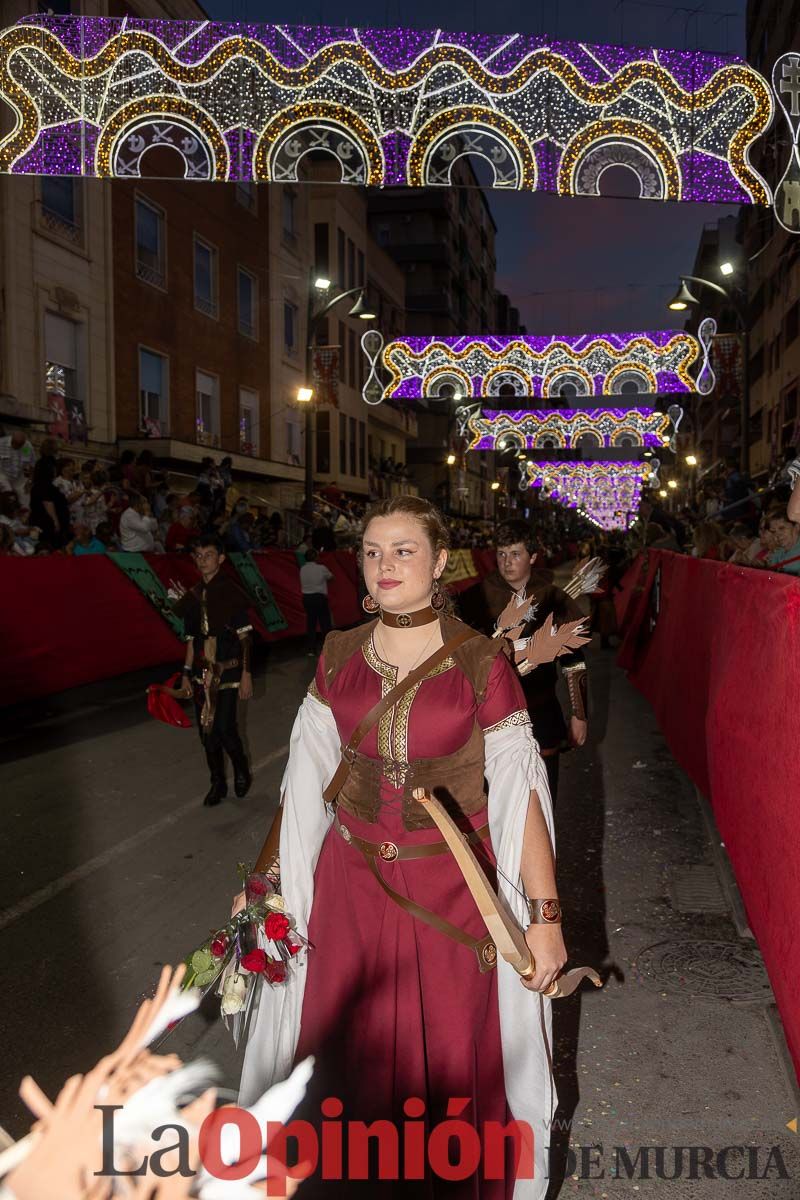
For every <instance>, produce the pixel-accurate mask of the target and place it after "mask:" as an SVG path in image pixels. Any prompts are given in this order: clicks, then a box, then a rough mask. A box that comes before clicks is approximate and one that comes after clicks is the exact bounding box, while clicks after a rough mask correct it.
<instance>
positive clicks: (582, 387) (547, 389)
mask: <svg viewBox="0 0 800 1200" xmlns="http://www.w3.org/2000/svg"><path fill="white" fill-rule="evenodd" d="M567 383H571V384H573V385H574V387H575V396H576V397H579V398H583V397H585V396H592V395H594V380H593V379H592V377H591V375H590V374H589V372H588V371H585V370H584V369H583V368H582V367H579V366H578V364H577V363H572V364H571V365H570V366H565V367H557V368H556V369H555V370H554V371H551V372H550V373H549V375H546V376H545V378H544V382H543V383H542V395H543V396H546V397H547V398H548V399H551V400H552V399H553V397H554V396H560V395H561V388H562V387H563V386H564V384H567Z"/></svg>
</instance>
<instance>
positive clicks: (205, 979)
mask: <svg viewBox="0 0 800 1200" xmlns="http://www.w3.org/2000/svg"><path fill="white" fill-rule="evenodd" d="M217 975H219V970H218V969H217V967H210V968H209V969H208V970H207V971H201V972H200V974H199V975H197V976H196V977H195V980H194V986H195V987H199V988H203V987H207V986H208V984H209V983H213V982H214V980H215V979H216V978H217Z"/></svg>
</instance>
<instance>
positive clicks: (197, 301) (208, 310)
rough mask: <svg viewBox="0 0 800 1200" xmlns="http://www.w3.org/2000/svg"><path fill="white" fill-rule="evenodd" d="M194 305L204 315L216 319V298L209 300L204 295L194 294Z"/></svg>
mask: <svg viewBox="0 0 800 1200" xmlns="http://www.w3.org/2000/svg"><path fill="white" fill-rule="evenodd" d="M194 306H195V308H196V309H197V311H198V312H201V313H202V314H203V316H204V317H212V318H213V319H214V320H216V319H217V313H218V306H217V302H216V300H209V299H207V298H206V297H205V296H195V298H194Z"/></svg>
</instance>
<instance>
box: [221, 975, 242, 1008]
mask: <svg viewBox="0 0 800 1200" xmlns="http://www.w3.org/2000/svg"><path fill="white" fill-rule="evenodd" d="M246 995H247V984H246V983H245V981H244V979H243V978H242V976H241V975H237V974H233V975H229V976H228V978H227V979H226V980H225V984H224V986H223V988H222V1004H221V1005H220V1007H221V1011H222V1014H223V1016H225V1017H232V1016H235V1014H236V1013H238V1012H241V1011H242V1009H243V1008H244V1000H245V996H246Z"/></svg>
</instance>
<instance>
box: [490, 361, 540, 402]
mask: <svg viewBox="0 0 800 1200" xmlns="http://www.w3.org/2000/svg"><path fill="white" fill-rule="evenodd" d="M506 385H510V386H511V387H513V389H514V395H515V396H530V394H531V379H530V376H529V375H526V374H525V372H524V371H521V370H518V369H517V368H516V367H507V366H498V367H492V369H491V370H490V371H487V373H486V374H485V375H484V377H483V387H482V389H481V394H482V395H484V396H490V397H492V399H498V398H499V396H500V392H501V388H503V387H505V386H506Z"/></svg>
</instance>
